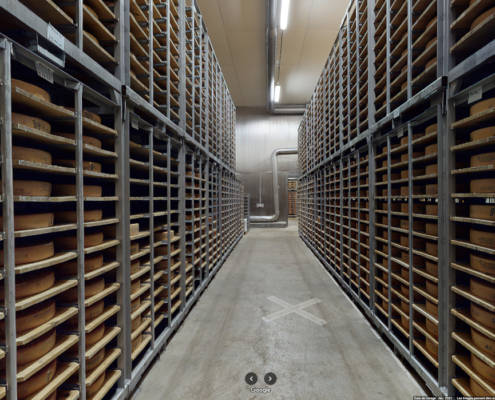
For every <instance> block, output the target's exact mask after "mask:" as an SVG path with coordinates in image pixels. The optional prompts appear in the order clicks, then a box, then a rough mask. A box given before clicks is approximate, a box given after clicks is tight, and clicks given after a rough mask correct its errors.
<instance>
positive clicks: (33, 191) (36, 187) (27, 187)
mask: <svg viewBox="0 0 495 400" xmlns="http://www.w3.org/2000/svg"><path fill="white" fill-rule="evenodd" d="M13 192H14V196H40V197H50V195H51V193H52V184H51V183H50V182H40V181H18V180H15V181H14V182H13ZM0 194H3V190H2V181H1V180H0Z"/></svg>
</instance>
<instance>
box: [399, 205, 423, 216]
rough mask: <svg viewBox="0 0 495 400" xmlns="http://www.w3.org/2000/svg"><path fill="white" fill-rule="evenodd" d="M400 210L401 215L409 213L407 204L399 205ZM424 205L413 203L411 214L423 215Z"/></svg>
mask: <svg viewBox="0 0 495 400" xmlns="http://www.w3.org/2000/svg"><path fill="white" fill-rule="evenodd" d="M400 210H401V212H403V213H408V212H409V203H401V205H400ZM424 213H425V205H424V204H422V203H413V214H424Z"/></svg>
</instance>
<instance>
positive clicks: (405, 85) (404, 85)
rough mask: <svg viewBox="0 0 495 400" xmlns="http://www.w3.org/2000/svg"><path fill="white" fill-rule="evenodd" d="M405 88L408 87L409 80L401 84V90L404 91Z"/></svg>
mask: <svg viewBox="0 0 495 400" xmlns="http://www.w3.org/2000/svg"><path fill="white" fill-rule="evenodd" d="M404 89H407V81H406V82H404V83H403V84H402V85H400V90H401V91H402V90H404Z"/></svg>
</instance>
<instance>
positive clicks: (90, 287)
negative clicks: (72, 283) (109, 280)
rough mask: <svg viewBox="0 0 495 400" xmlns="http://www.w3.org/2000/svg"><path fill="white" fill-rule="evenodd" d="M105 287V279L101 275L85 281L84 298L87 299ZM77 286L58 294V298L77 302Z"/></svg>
mask: <svg viewBox="0 0 495 400" xmlns="http://www.w3.org/2000/svg"><path fill="white" fill-rule="evenodd" d="M104 289H105V279H104V278H103V277H102V276H99V277H96V278H93V279H90V280H89V281H86V284H85V285H84V298H85V299H89V298H90V297H93V296H95V295H97V294H98V293H100V292H102V291H103V290H104ZM77 291H78V287H77V286H76V287H73V288H70V289H69V290H66V291H65V292H63V293H61V294H60V299H61V300H63V301H66V302H77Z"/></svg>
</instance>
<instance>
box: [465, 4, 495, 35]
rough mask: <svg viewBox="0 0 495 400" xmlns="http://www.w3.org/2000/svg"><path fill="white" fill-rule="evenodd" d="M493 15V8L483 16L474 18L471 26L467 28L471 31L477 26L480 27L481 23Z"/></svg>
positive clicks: (494, 8) (494, 11) (494, 10)
mask: <svg viewBox="0 0 495 400" xmlns="http://www.w3.org/2000/svg"><path fill="white" fill-rule="evenodd" d="M494 14H495V7H493V8H490V9H489V10H488V11H485V12H484V13H483V14H481V15H480V16H479V17H478V18H476V19H475V20H474V21H473V23H472V24H471V26H470V27H469V30H471V31H472V30H473V29H474V28H476V27H477V26H479V25H481V24H482V23H483V22H485V21H486V20H487V19H488V18H490V17H491V16H492V15H494Z"/></svg>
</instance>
